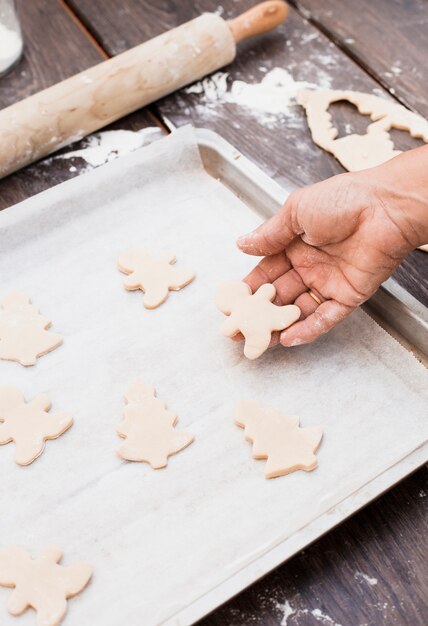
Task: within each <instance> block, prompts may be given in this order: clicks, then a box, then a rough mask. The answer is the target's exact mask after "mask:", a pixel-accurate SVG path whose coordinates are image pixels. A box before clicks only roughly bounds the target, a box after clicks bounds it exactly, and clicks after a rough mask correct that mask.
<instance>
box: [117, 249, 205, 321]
mask: <svg viewBox="0 0 428 626" xmlns="http://www.w3.org/2000/svg"><path fill="white" fill-rule="evenodd" d="M175 261H176V258H175V255H174V254H172V253H164V254H161V255H159V256H158V257H156V258H155V257H152V256H150V255H148V254H147V253H146V251H145V250H144V249H143V248H130V249H129V250H127V251H126V252H123V253H122V254H121V255H120V257H119V269H120V271H121V272H123V273H124V274H128V276H127V277H126V279H125V283H124V285H125V288H126V289H130V290H133V289H141V290H142V291H143V292H144V297H143V304H144V306H145V307H146V309H155V308H156V307H158V306H159V305H160V304H162V302H165V300H166V299H167V297H168V293H169V292H170V291H178V290H179V289H181V288H182V287H185V286H186V285H188V284H189V283H190V282H192V280H193V279H194V278H195V274H194V272H192V271H191V270H188V269H182V268H178V269H177V268H176V267H173V264H174V263H175Z"/></svg>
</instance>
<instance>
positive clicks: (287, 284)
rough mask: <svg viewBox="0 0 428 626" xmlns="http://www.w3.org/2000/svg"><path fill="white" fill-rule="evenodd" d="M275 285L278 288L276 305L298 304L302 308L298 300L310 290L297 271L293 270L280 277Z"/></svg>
mask: <svg viewBox="0 0 428 626" xmlns="http://www.w3.org/2000/svg"><path fill="white" fill-rule="evenodd" d="M273 284H274V285H275V288H276V298H275V300H274V303H275V304H279V305H283V304H297V306H300V305H299V303H298V302H297V300H298V298H299V296H301V294H304V293H305V291H307V289H308V288H307V287H306V285H305V283H304V282H303V280H302V279H301V277H300V276H299V274H298V272H296V270H295V269H291V270H289V271H288V272H286V273H285V274H283V275H282V276H280V277H279V278H278V279H277V280H275V281H274V283H273ZM309 297H310V296H309Z"/></svg>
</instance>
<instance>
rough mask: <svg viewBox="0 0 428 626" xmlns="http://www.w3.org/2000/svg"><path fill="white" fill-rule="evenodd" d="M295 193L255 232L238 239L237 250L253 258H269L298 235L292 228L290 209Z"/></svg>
mask: <svg viewBox="0 0 428 626" xmlns="http://www.w3.org/2000/svg"><path fill="white" fill-rule="evenodd" d="M295 195H296V192H294V193H293V194H291V195H290V197H289V198H288V200H287V201H286V203H285V204H284V206H283V207H282V209H281V210H280V211H279V212H278V213H277V214H276V215H274V216H273V217H271V218H270V219H269V220H267V221H266V222H264V224H262V225H261V226H259V227H258V228H257V229H256V230H254V231H253V232H252V233H249V234H248V235H244V236H243V237H240V238H239V239H238V241H237V245H238V248H240V249H241V250H242V251H243V252H245V253H246V254H253V255H254V256H271V255H273V254H277V253H278V252H281V251H282V250H284V248H285V247H286V246H287V245H288V244H289V243H290V241H292V240H293V239H294V238H295V237H296V236H297V235H298V234H299V233H298V232H296V229H295V227H294V226H293V219H292V207H293V205H294V198H295Z"/></svg>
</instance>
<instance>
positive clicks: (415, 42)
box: [292, 0, 428, 116]
mask: <svg viewBox="0 0 428 626" xmlns="http://www.w3.org/2000/svg"><path fill="white" fill-rule="evenodd" d="M292 1H293V3H296V4H297V6H298V7H299V8H300V10H301V11H302V12H303V13H304V15H306V16H307V17H309V18H310V19H311V21H313V22H314V23H315V24H317V25H319V26H320V27H321V28H322V29H323V30H324V31H325V32H327V33H328V34H329V36H330V37H331V38H332V39H333V40H334V41H335V42H337V43H338V44H339V45H340V46H341V47H342V48H343V49H344V50H346V51H347V52H348V53H349V54H350V55H351V56H352V57H353V58H355V59H357V60H358V62H359V63H360V64H361V65H362V66H364V67H366V68H368V69H369V71H370V73H371V74H373V75H375V76H376V78H377V79H378V80H379V82H380V83H382V85H384V87H386V88H387V89H388V90H389V91H390V92H391V93H392V94H394V96H395V97H396V98H398V99H399V100H400V101H401V102H402V103H403V104H406V105H407V106H408V107H409V108H411V109H414V110H415V111H418V112H419V113H421V114H422V115H425V116H428V100H427V97H426V85H427V84H428V65H427V63H426V59H427V56H428V36H427V27H428V4H427V2H426V0H376V1H375V2H373V1H372V0H359V2H358V5H356V3H355V2H353V1H352V0H322V1H321V0H292Z"/></svg>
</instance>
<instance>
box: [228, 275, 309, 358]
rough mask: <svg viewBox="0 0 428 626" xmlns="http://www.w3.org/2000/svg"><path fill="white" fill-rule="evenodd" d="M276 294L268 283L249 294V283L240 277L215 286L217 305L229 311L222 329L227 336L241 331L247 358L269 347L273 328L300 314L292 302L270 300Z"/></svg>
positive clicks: (275, 328) (286, 324) (282, 328)
mask: <svg viewBox="0 0 428 626" xmlns="http://www.w3.org/2000/svg"><path fill="white" fill-rule="evenodd" d="M275 294H276V289H275V286H274V285H272V284H271V283H266V284H265V285H262V286H261V287H259V288H258V289H257V291H256V292H255V293H254V294H251V289H250V287H249V286H248V285H247V284H246V283H244V282H241V281H240V280H230V281H228V282H226V283H224V284H223V285H222V286H221V287H220V289H219V290H218V293H217V300H216V303H217V307H218V308H219V309H220V311H221V312H222V313H224V314H225V315H228V318H227V320H226V321H225V322H224V324H223V326H222V328H221V331H222V333H223V335H226V337H233V336H234V335H237V334H238V333H239V332H241V333H242V334H243V335H244V337H245V347H244V354H245V356H246V357H247V359H257V357H259V356H260V355H261V354H263V352H265V350H267V349H268V347H269V344H270V342H271V336H272V332H273V331H274V330H284V329H285V328H287V327H288V326H291V324H293V323H294V322H296V321H297V320H298V319H299V317H300V309H299V307H298V306H296V305H295V304H289V305H286V306H276V305H275V304H272V300H273V299H274V298H275Z"/></svg>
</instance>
